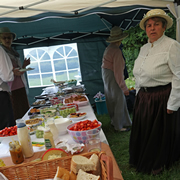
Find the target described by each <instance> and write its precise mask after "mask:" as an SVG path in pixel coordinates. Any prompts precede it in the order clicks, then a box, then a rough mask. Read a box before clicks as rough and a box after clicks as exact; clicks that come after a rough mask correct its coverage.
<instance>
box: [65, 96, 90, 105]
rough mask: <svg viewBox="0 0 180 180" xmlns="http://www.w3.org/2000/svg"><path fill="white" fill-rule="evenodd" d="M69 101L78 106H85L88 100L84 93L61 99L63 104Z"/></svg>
mask: <svg viewBox="0 0 180 180" xmlns="http://www.w3.org/2000/svg"><path fill="white" fill-rule="evenodd" d="M69 103H74V104H77V105H78V106H85V105H87V104H88V103H89V100H88V98H87V96H86V95H72V96H70V97H68V98H65V99H64V100H63V104H64V105H67V104H69Z"/></svg>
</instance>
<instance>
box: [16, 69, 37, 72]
mask: <svg viewBox="0 0 180 180" xmlns="http://www.w3.org/2000/svg"><path fill="white" fill-rule="evenodd" d="M31 70H34V68H27V69H20V70H19V71H20V72H25V71H31Z"/></svg>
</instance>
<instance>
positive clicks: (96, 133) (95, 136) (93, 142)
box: [86, 129, 101, 152]
mask: <svg viewBox="0 0 180 180" xmlns="http://www.w3.org/2000/svg"><path fill="white" fill-rule="evenodd" d="M87 137H88V139H87V140H86V147H87V150H88V151H89V152H95V151H98V152H100V151H101V139H100V130H98V129H94V130H93V129H92V130H90V131H88V132H87Z"/></svg>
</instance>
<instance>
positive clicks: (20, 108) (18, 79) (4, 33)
mask: <svg viewBox="0 0 180 180" xmlns="http://www.w3.org/2000/svg"><path fill="white" fill-rule="evenodd" d="M15 37H16V34H15V33H13V32H11V31H10V30H9V28H7V27H1V28H0V42H1V47H2V48H3V49H4V50H5V52H6V53H7V55H8V56H9V57H10V59H11V62H12V65H13V67H14V69H13V72H14V81H12V82H9V83H8V84H9V86H10V89H11V100H12V105H13V112H14V120H16V119H18V118H22V117H23V116H24V114H25V113H26V112H27V111H28V109H29V102H28V99H27V94H26V89H25V87H26V79H25V77H24V72H20V71H19V69H20V68H25V67H26V66H27V65H29V64H30V59H25V60H24V63H23V66H21V61H20V57H19V54H18V52H16V51H15V50H14V49H13V48H12V47H11V45H12V42H13V40H14V39H15Z"/></svg>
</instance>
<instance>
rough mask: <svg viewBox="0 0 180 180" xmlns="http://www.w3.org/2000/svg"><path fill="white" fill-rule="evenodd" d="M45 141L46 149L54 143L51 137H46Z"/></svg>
mask: <svg viewBox="0 0 180 180" xmlns="http://www.w3.org/2000/svg"><path fill="white" fill-rule="evenodd" d="M44 142H45V147H46V149H50V148H52V144H51V141H50V140H49V139H45V140H44Z"/></svg>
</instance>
